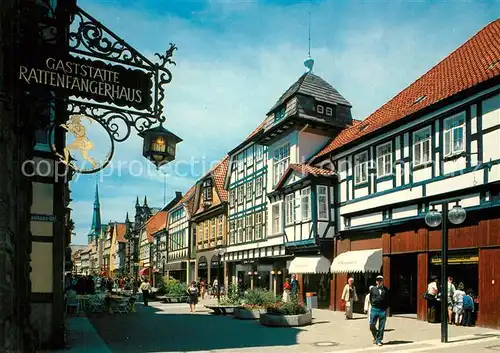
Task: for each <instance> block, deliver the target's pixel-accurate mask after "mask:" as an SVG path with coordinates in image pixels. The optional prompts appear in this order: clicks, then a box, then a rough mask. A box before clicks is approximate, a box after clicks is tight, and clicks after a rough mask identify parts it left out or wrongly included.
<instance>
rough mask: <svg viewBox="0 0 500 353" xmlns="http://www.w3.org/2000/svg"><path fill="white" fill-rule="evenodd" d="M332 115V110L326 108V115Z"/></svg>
mask: <svg viewBox="0 0 500 353" xmlns="http://www.w3.org/2000/svg"><path fill="white" fill-rule="evenodd" d="M332 114H333V109H332V108H331V107H326V115H328V116H332Z"/></svg>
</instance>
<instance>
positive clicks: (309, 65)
mask: <svg viewBox="0 0 500 353" xmlns="http://www.w3.org/2000/svg"><path fill="white" fill-rule="evenodd" d="M304 66H305V67H306V68H307V71H308V72H312V70H313V66H314V59H313V58H311V10H309V38H308V50H307V58H306V60H304Z"/></svg>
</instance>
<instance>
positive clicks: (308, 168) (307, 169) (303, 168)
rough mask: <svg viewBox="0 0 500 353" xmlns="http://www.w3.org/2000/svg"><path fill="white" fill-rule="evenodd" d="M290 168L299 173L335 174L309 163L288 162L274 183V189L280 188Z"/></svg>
mask: <svg viewBox="0 0 500 353" xmlns="http://www.w3.org/2000/svg"><path fill="white" fill-rule="evenodd" d="M292 170H295V171H297V172H299V173H302V174H305V175H314V176H318V175H321V176H332V175H335V172H334V171H331V170H328V169H323V168H319V167H314V166H312V165H309V164H290V165H289V166H288V168H287V170H286V171H285V173H284V174H283V176H282V177H281V179H280V180H279V182H278V184H276V189H280V188H281V187H282V186H283V183H284V182H285V180H286V179H287V178H288V176H289V175H290V173H291V172H292Z"/></svg>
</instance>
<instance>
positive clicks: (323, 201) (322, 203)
mask: <svg viewBox="0 0 500 353" xmlns="http://www.w3.org/2000/svg"><path fill="white" fill-rule="evenodd" d="M318 219H320V220H328V187H326V186H323V185H318Z"/></svg>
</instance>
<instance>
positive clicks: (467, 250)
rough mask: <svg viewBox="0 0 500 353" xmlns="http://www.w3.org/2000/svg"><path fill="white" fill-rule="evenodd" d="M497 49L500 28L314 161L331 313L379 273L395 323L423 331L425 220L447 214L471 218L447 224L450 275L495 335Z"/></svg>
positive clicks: (433, 253)
mask: <svg viewBox="0 0 500 353" xmlns="http://www.w3.org/2000/svg"><path fill="white" fill-rule="evenodd" d="M499 38H500V20H497V21H495V22H493V23H491V24H489V25H488V26H486V27H485V28H484V29H483V30H481V31H480V32H479V33H478V34H476V35H475V36H474V37H473V38H471V39H470V40H469V41H467V42H466V43H465V44H463V45H462V46H461V47H459V48H458V49H457V50H456V51H454V52H453V53H452V54H450V55H449V56H448V57H446V58H445V59H444V60H442V61H441V62H440V63H439V64H437V65H436V66H434V67H433V68H432V69H431V70H430V71H428V72H427V73H426V74H424V75H423V76H422V77H420V78H419V79H418V80H417V81H416V82H414V83H413V84H411V85H410V86H408V87H407V88H406V89H404V90H403V91H402V92H400V93H399V94H398V95H396V96H395V98H393V99H392V100H390V101H389V102H387V103H386V104H384V105H383V106H382V107H381V108H380V109H378V110H376V111H375V112H374V113H373V114H371V115H370V116H369V117H368V118H366V119H365V120H364V121H362V122H360V123H358V124H356V125H354V126H352V127H349V128H347V129H345V130H343V131H342V132H340V134H338V135H337V136H335V137H334V138H333V139H332V141H331V142H330V143H329V144H328V145H327V146H326V147H325V149H324V150H323V151H321V152H320V153H319V154H318V155H317V156H316V157H315V159H314V162H315V163H317V164H318V165H319V166H322V167H324V168H327V169H333V170H336V171H337V172H338V184H337V187H338V190H337V192H336V197H337V202H338V204H339V207H338V214H337V223H338V224H339V229H338V230H339V236H338V238H337V241H336V244H335V253H336V254H335V255H336V256H337V257H336V259H335V260H334V263H333V265H332V270H333V271H334V272H336V273H337V274H336V275H335V280H336V282H337V283H336V288H337V291H336V293H335V294H336V300H334V301H332V306H334V307H335V308H339V307H340V294H341V290H342V285H343V284H344V283H345V281H346V279H347V276H348V275H354V276H355V279H356V281H357V288H358V291H361V292H363V291H364V292H366V291H367V290H368V286H369V285H370V284H371V282H372V277H373V276H374V275H376V274H378V273H379V272H380V271H382V272H383V274H384V277H385V283H386V284H387V285H388V286H390V288H391V290H392V292H393V297H394V302H393V307H392V311H393V312H404V313H406V312H410V313H417V314H418V317H419V318H421V319H425V316H426V302H425V301H424V300H423V298H422V296H421V294H422V293H423V292H424V291H425V290H426V288H427V283H428V280H429V277H430V275H433V274H436V275H439V273H440V270H439V269H440V265H441V259H440V253H439V251H440V249H441V240H440V239H441V231H440V229H432V228H429V227H428V226H426V224H425V222H424V216H425V214H426V213H427V212H428V211H429V210H430V209H432V208H434V207H435V208H436V209H437V210H438V211H439V210H440V209H441V208H440V204H442V203H445V202H446V203H449V208H450V209H451V208H453V207H454V206H455V205H460V206H461V207H463V208H464V209H465V210H466V212H467V218H466V220H465V222H464V223H463V224H461V225H453V224H451V223H450V229H449V248H450V251H451V252H450V255H449V256H450V257H449V264H450V266H449V273H450V275H452V276H454V278H455V281H456V282H463V283H464V284H465V286H466V288H467V289H469V288H470V289H471V290H472V291H473V292H474V293H475V294H477V295H478V302H479V313H478V324H481V325H485V326H492V327H498V317H497V316H495V314H494V313H495V311H494V308H495V307H496V306H497V303H496V300H495V299H494V295H493V293H498V290H499V288H498V285H499V284H500V276H499V273H500V272H499V271H498V269H499V266H500V265H499V264H500V262H499V261H498V256H499V255H500V250H499V248H500V233H499V229H500V217H499V214H500V213H499V210H500V208H499V206H500V196H499V192H500V187H499V181H500V145H499V143H498V141H499V139H500V62H499V58H498V53H499V52H500V39H499ZM362 250H365V251H362ZM494 259H496V260H494ZM369 271H372V273H373V274H370V273H369ZM361 294H364V293H361Z"/></svg>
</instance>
